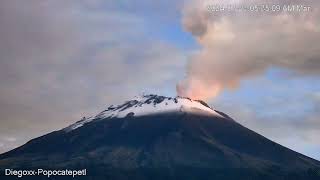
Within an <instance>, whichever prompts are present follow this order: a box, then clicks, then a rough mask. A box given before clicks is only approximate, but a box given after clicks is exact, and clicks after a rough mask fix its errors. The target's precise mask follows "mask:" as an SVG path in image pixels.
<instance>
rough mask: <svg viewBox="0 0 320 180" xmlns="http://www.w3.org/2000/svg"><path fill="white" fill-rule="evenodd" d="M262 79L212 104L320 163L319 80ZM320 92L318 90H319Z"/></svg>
mask: <svg viewBox="0 0 320 180" xmlns="http://www.w3.org/2000/svg"><path fill="white" fill-rule="evenodd" d="M285 82H286V85H283V81H282V80H279V79H277V80H275V79H268V78H266V77H263V78H261V77H259V78H254V79H251V80H250V82H247V83H244V84H245V85H241V86H240V88H239V90H238V91H237V93H232V94H233V96H229V95H226V93H223V94H222V96H219V97H218V98H216V99H215V100H214V101H212V102H211V104H213V105H214V107H215V108H216V109H218V110H221V111H223V112H225V113H227V114H228V115H230V116H231V117H232V118H234V119H235V120H236V121H237V122H239V123H240V124H242V125H244V126H245V127H247V128H249V129H252V130H254V131H255V132H258V133H259V134H262V135H263V136H265V137H267V138H269V139H271V140H273V141H275V142H277V143H279V144H281V145H283V146H285V147H288V148H290V149H292V150H295V151H298V152H300V153H302V154H305V155H307V156H310V157H313V158H316V159H319V158H320V154H319V151H318V149H317V148H319V147H320V142H319V137H320V132H319V128H320V121H319V116H320V100H319V99H318V97H317V95H318V94H319V91H318V90H319V86H317V85H312V84H311V85H308V84H310V83H311V82H312V83H315V84H318V83H319V80H310V79H309V80H308V79H306V78H302V79H301V80H296V79H289V80H288V79H286V80H285ZM317 89H318V90H317Z"/></svg>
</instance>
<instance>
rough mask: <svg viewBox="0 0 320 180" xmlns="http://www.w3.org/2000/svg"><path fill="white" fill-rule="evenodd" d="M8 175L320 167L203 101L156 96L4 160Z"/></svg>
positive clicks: (249, 174) (281, 172)
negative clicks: (34, 170)
mask: <svg viewBox="0 0 320 180" xmlns="http://www.w3.org/2000/svg"><path fill="white" fill-rule="evenodd" d="M171 101H172V102H173V103H172V104H170V103H171ZM166 103H167V105H166ZM166 106H170V107H166ZM151 107H153V108H154V109H152V108H151ZM165 107H166V108H165ZM124 112H125V113H124ZM1 168H24V169H25V168H53V169H59V168H69V169H72V168H87V169H88V175H89V176H91V177H101V178H107V179H108V178H109V179H215V178H216V179H319V177H320V174H319V169H320V163H319V162H318V161H316V160H314V159H311V158H309V157H307V156H304V155H302V154H299V153H297V152H294V151H292V150H290V149H288V148H285V147H283V146H281V145H279V144H276V143H274V142H272V141H270V140H268V139H266V138H265V137H263V136H261V135H259V134H257V133H255V132H253V131H251V130H249V129H247V128H245V127H243V126H241V125H240V124H238V123H237V122H236V121H234V120H232V119H231V118H230V117H228V116H227V115H225V114H223V113H221V112H219V111H215V110H213V109H211V108H210V107H208V106H207V105H206V104H205V103H204V102H201V101H193V100H189V99H186V98H170V99H169V98H167V97H163V96H156V95H149V96H144V97H142V98H141V99H139V100H137V99H135V100H132V101H128V102H126V103H124V104H122V105H119V106H111V107H109V108H108V109H107V110H106V111H103V112H102V113H100V114H98V115H97V116H95V117H91V118H84V119H83V120H81V121H79V122H77V123H75V124H73V125H71V126H69V127H67V128H65V129H62V130H60V131H55V132H52V133H50V134H47V135H45V136H42V137H39V138H36V139H33V140H31V141H30V142H28V143H27V144H25V145H23V146H21V147H19V148H17V149H14V150H12V151H9V152H7V153H4V154H2V155H0V169H1Z"/></svg>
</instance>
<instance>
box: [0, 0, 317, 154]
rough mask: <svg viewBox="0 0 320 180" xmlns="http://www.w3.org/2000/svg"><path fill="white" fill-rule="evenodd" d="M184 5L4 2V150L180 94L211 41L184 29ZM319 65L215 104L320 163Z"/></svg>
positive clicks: (243, 83)
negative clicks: (139, 100) (138, 98)
mask: <svg viewBox="0 0 320 180" xmlns="http://www.w3.org/2000/svg"><path fill="white" fill-rule="evenodd" d="M316 5H317V4H316ZM184 7H185V3H184V1H161V2H152V3H151V2H149V1H146V0H141V1H137V2H131V1H99V0H97V1H86V0H83V1H70V2H67V3H66V2H65V1H42V2H41V3H40V2H38V1H36V0H34V1H29V2H28V3H26V2H25V3H23V2H21V1H1V2H0V11H1V12H3V14H5V15H4V16H2V17H0V27H1V28H0V38H1V39H3V41H1V42H0V54H1V55H0V56H1V60H0V75H1V76H0V79H1V82H2V84H3V85H2V86H1V87H0V107H1V110H0V113H1V116H2V119H1V121H0V152H4V151H7V150H10V149H12V148H14V147H16V146H18V145H21V144H23V143H25V142H27V141H28V140H30V139H31V138H34V137H37V136H40V135H43V134H44V133H47V132H51V131H53V130H57V129H61V128H63V127H65V126H67V125H69V124H71V123H73V122H75V121H77V120H79V119H81V117H83V116H90V115H92V114H95V113H97V112H99V111H102V110H103V109H104V108H106V107H108V106H109V105H110V104H114V103H121V102H122V101H123V100H126V99H128V98H131V97H133V96H134V95H139V94H142V93H157V94H161V95H166V96H176V89H175V88H176V84H177V82H179V81H181V80H182V79H184V78H185V77H186V76H187V75H188V63H190V61H194V60H192V57H193V55H194V54H196V53H199V52H201V50H202V49H203V46H205V45H207V43H205V44H201V43H202V42H203V41H201V38H204V37H207V36H203V37H202V36H195V35H194V34H193V32H192V31H190V30H189V29H188V28H186V26H185V25H184V24H183V18H184V14H183V9H184ZM58 12H59V13H58ZM237 25H239V27H241V28H244V27H242V26H243V25H242V24H241V23H238V24H237ZM316 25H319V22H317V24H316ZM208 28H210V27H208ZM239 29H240V28H239ZM270 30H271V29H270ZM239 32H240V30H239ZM272 32H273V30H272ZM297 32H300V31H297ZM234 33H235V34H236V33H237V32H234ZM308 38H310V37H309V36H308ZM199 39H200V41H199ZM239 39H240V40H241V38H239ZM4 42H5V43H4ZM199 42H200V43H199ZM318 42H319V41H318ZM303 43H304V42H302V44H303ZM209 45H210V43H209ZM244 46H245V44H244ZM257 46H259V45H257ZM318 46H319V44H315V46H314V47H318ZM297 47H300V46H297ZM290 48H291V47H290ZM293 48H295V46H294V47H293ZM244 50H246V49H244ZM252 50H255V49H254V47H252ZM315 50H317V49H315ZM313 51H314V49H313ZM233 52H237V51H233ZM259 52H260V51H259ZM290 52H291V51H290ZM307 52H309V51H307ZM310 52H311V50H310ZM280 55H284V53H282V54H280ZM298 55H299V54H298ZM315 55H318V54H315ZM317 57H320V56H317ZM315 58H316V57H315ZM266 61H268V60H266ZM270 61H271V60H270ZM302 61H303V60H301V62H302ZM316 61H317V62H318V61H319V59H316ZM298 62H300V61H298ZM266 63H268V62H266ZM297 64H298V65H297ZM315 65H317V64H316V63H315ZM318 67H320V66H312V67H309V66H307V65H306V66H303V67H302V68H300V66H299V63H296V64H289V65H287V64H285V65H283V63H282V62H281V63H277V62H273V63H272V65H271V66H270V67H269V66H268V68H266V69H263V71H261V72H260V71H259V73H253V74H254V75H252V76H251V75H250V77H248V78H247V77H246V78H241V79H240V83H239V85H238V86H237V87H236V88H232V89H228V88H226V89H225V90H224V91H222V92H221V93H220V95H219V96H218V97H217V98H215V99H208V101H209V104H211V105H212V106H214V107H215V108H216V109H218V110H221V111H223V112H226V113H227V114H230V115H231V116H232V117H233V118H234V119H236V120H237V121H238V122H240V123H241V124H243V125H245V126H246V127H248V128H250V129H252V130H254V131H256V132H258V133H260V134H262V135H264V136H266V137H267V138H269V139H272V140H274V141H276V142H278V143H280V144H282V145H285V146H287V147H289V148H291V149H293V150H296V151H298V152H300V153H303V154H306V155H309V156H311V157H313V158H316V159H318V160H320V142H319V141H318V139H319V138H320V132H319V128H320V121H319V119H318V117H319V115H320V79H319V74H318V73H316V72H317V71H319V72H320V68H318ZM317 68H318V69H317ZM297 69H298V70H297ZM309 69H310V72H311V71H312V72H313V73H311V74H309V73H308V72H309ZM209 70H210V69H206V68H204V71H209ZM224 70H225V72H226V75H227V74H228V73H229V71H231V70H229V69H224ZM300 70H301V71H300ZM314 72H315V73H314ZM66 99H67V100H66Z"/></svg>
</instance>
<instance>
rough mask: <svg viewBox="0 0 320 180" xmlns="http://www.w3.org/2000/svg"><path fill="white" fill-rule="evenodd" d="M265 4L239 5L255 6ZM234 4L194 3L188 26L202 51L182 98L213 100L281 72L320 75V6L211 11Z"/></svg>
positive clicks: (192, 65) (190, 70)
mask: <svg viewBox="0 0 320 180" xmlns="http://www.w3.org/2000/svg"><path fill="white" fill-rule="evenodd" d="M262 2H264V1H244V0H240V1H234V4H237V5H238V6H240V5H243V6H245V5H248V4H251V5H255V4H261V3H262ZM222 4H230V2H229V1H228V2H222V1H218V0H214V1H195V0H194V1H191V2H190V3H189V4H188V5H187V6H186V8H185V10H184V16H183V20H182V22H183V25H184V27H185V29H186V30H187V31H189V32H190V33H191V34H192V35H193V36H194V37H195V38H196V40H197V42H198V43H199V45H200V46H201V49H200V50H199V52H198V53H196V54H195V55H194V56H193V57H191V59H190V62H189V65H188V69H187V77H186V79H185V80H184V81H182V82H181V83H180V84H179V85H178V88H177V89H178V90H179V91H178V94H180V95H182V96H191V97H194V98H200V99H208V98H213V97H215V96H216V95H218V94H219V92H221V91H222V90H224V89H234V88H237V87H238V86H239V84H240V83H241V81H243V80H246V79H250V78H253V77H257V76H261V75H263V74H264V73H265V72H266V71H267V70H268V69H270V68H272V67H278V68H282V69H286V70H289V71H291V72H292V73H295V74H299V75H306V76H314V75H317V76H318V75H319V73H320V46H319V41H320V36H319V33H320V22H319V20H318V19H319V18H320V11H319V9H318V8H319V5H320V3H319V2H318V1H275V0H273V1H268V3H267V4H271V5H272V4H280V6H281V7H283V6H284V5H290V4H291V5H293V4H304V5H306V6H310V7H311V8H310V9H311V11H309V12H284V11H281V12H226V11H220V12H212V11H210V10H208V5H220V6H221V5H222Z"/></svg>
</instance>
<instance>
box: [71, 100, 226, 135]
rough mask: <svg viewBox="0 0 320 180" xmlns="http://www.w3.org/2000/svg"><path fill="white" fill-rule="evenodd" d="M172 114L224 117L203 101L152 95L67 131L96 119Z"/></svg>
mask: <svg viewBox="0 0 320 180" xmlns="http://www.w3.org/2000/svg"><path fill="white" fill-rule="evenodd" d="M170 112H178V113H194V114H203V115H212V116H218V117H223V115H221V114H220V113H218V112H217V111H215V110H214V109H212V108H210V107H209V106H208V105H207V104H206V103H205V102H203V101H201V100H192V99H190V98H184V97H175V98H172V97H165V96H159V95H153V94H150V95H143V96H138V97H134V99H133V100H130V101H126V102H125V103H123V104H121V105H117V106H114V105H111V106H109V107H108V108H107V109H106V110H104V111H102V112H101V113H99V114H98V115H96V116H94V117H90V118H83V119H82V120H80V121H78V122H76V123H74V124H72V125H70V126H69V127H67V128H66V130H67V131H70V130H73V129H77V128H79V127H81V126H83V125H84V124H85V123H88V122H90V121H92V120H95V119H105V118H124V117H127V116H144V115H151V114H160V113H170Z"/></svg>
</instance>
